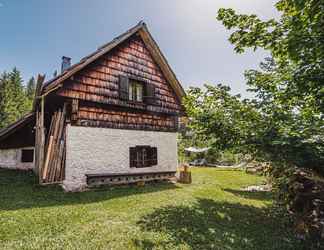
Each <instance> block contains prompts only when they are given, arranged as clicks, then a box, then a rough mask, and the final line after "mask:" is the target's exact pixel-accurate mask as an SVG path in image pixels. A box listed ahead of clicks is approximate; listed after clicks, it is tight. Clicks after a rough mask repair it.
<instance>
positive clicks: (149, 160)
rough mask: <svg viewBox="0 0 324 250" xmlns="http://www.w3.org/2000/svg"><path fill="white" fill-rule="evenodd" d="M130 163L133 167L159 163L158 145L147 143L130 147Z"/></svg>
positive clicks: (145, 166)
mask: <svg viewBox="0 0 324 250" xmlns="http://www.w3.org/2000/svg"><path fill="white" fill-rule="evenodd" d="M129 152H130V153H129V162H130V163H129V164H130V167H131V168H147V167H152V166H155V165H157V163H158V162H157V158H158V155H157V147H151V146H147V145H142V146H135V147H130V148H129Z"/></svg>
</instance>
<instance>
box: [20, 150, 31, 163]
mask: <svg viewBox="0 0 324 250" xmlns="http://www.w3.org/2000/svg"><path fill="white" fill-rule="evenodd" d="M21 162H34V149H22V150H21Z"/></svg>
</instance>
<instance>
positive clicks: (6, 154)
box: [0, 147, 35, 170]
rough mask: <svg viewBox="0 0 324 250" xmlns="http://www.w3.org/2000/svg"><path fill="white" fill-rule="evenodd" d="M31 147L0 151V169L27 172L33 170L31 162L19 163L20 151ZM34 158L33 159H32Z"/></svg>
mask: <svg viewBox="0 0 324 250" xmlns="http://www.w3.org/2000/svg"><path fill="white" fill-rule="evenodd" d="M22 149H34V148H33V147H25V148H15V149H0V168H8V169H22V170H28V169H33V168H34V163H33V162H21V150H22ZM34 158H35V157H34Z"/></svg>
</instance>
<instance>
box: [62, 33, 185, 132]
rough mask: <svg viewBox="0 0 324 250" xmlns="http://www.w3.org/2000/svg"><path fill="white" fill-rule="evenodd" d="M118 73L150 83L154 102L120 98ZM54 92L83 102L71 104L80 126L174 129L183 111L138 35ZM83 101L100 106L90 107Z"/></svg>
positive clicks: (76, 121) (74, 117)
mask: <svg viewBox="0 0 324 250" xmlns="http://www.w3.org/2000/svg"><path fill="white" fill-rule="evenodd" d="M120 75H126V76H130V77H137V78H140V79H143V80H144V81H145V82H146V83H149V84H153V85H154V87H155V102H154V104H147V103H145V102H143V103H138V102H137V103H134V102H130V101H124V100H121V99H120V97H119V91H118V90H119V76H120ZM57 94H58V95H60V96H63V97H69V98H72V99H73V100H80V102H83V103H84V104H83V105H81V106H80V107H77V108H75V107H74V111H73V112H74V114H73V118H72V119H73V120H75V124H78V125H83V126H95V127H115V128H127V129H145V130H159V131H175V130H176V129H177V116H178V115H179V114H180V113H181V112H182V107H181V104H180V100H179V99H178V98H177V96H176V94H175V93H174V91H173V89H172V87H171V86H170V84H169V83H168V82H167V80H166V78H165V77H164V76H163V74H162V72H161V70H160V68H159V66H158V65H157V64H156V63H155V62H154V61H153V59H152V57H151V55H150V53H149V51H148V50H147V49H146V47H145V45H144V43H143V42H142V40H141V39H140V38H139V37H138V36H135V37H132V38H131V39H130V40H128V41H126V42H124V43H123V44H121V45H120V46H118V47H117V48H115V49H114V50H113V51H111V52H109V54H108V55H104V56H103V57H101V58H99V59H98V60H97V61H96V62H94V63H92V64H91V65H89V66H87V67H86V68H85V69H83V70H81V71H80V72H79V73H77V74H76V75H75V76H74V77H73V78H72V79H69V80H67V82H65V83H64V85H63V87H62V88H61V89H60V90H59V91H58V93H57ZM85 103H97V104H99V105H97V107H93V106H92V105H89V106H87V105H86V104H85ZM107 104H108V105H107ZM111 105H113V106H114V107H120V110H118V109H117V110H116V108H115V109H114V110H111V108H109V107H111ZM98 106H99V107H98ZM125 109H126V111H125ZM76 112H77V113H76Z"/></svg>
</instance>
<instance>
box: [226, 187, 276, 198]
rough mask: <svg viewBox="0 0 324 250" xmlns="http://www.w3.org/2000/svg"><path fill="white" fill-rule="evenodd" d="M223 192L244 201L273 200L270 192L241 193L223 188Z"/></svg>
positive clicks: (241, 191)
mask: <svg viewBox="0 0 324 250" xmlns="http://www.w3.org/2000/svg"><path fill="white" fill-rule="evenodd" d="M223 191H225V192H229V193H232V194H234V195H237V196H240V197H242V198H245V199H253V200H261V201H271V200H272V199H273V194H272V193H271V192H263V191H254V192H250V191H243V190H236V189H230V188H224V189H223Z"/></svg>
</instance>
